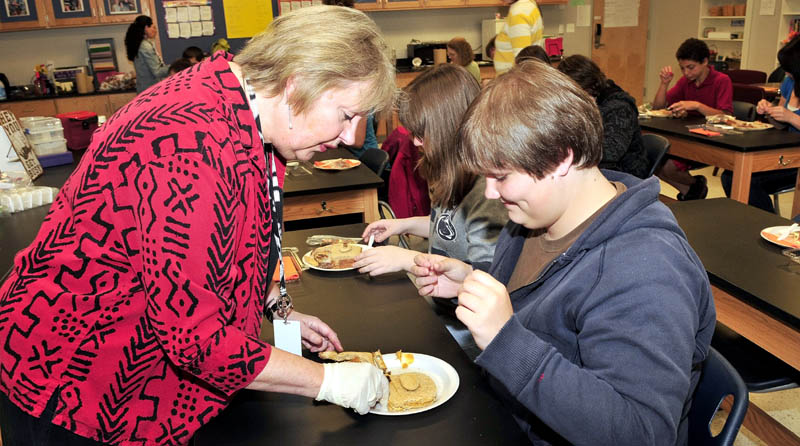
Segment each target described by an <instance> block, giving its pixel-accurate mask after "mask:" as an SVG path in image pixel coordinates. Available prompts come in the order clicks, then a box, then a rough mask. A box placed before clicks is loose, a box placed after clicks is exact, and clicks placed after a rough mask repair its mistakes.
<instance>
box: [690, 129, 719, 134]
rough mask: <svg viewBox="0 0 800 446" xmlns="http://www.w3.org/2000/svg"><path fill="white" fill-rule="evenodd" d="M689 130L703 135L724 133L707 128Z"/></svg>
mask: <svg viewBox="0 0 800 446" xmlns="http://www.w3.org/2000/svg"><path fill="white" fill-rule="evenodd" d="M689 131H690V132H692V133H697V134H700V135H703V136H719V135H721V134H722V133H719V132H714V131H711V130H706V129H701V128H696V129H690V130H689Z"/></svg>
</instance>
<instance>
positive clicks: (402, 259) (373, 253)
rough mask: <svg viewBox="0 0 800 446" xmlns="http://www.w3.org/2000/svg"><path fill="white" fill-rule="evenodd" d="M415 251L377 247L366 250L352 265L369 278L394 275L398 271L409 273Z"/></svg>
mask: <svg viewBox="0 0 800 446" xmlns="http://www.w3.org/2000/svg"><path fill="white" fill-rule="evenodd" d="M417 254H419V253H418V252H417V251H410V250H408V249H403V248H400V247H398V246H378V247H377V248H372V249H367V250H365V251H364V252H362V253H361V254H359V255H358V257H356V262H355V263H354V264H353V266H355V267H356V268H358V272H360V273H362V274H366V273H369V275H370V276H379V275H381V274H387V273H396V272H398V271H411V267H413V266H414V256H416V255H417Z"/></svg>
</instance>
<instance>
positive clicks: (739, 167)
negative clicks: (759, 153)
mask: <svg viewBox="0 0 800 446" xmlns="http://www.w3.org/2000/svg"><path fill="white" fill-rule="evenodd" d="M752 174H753V157H752V156H748V154H745V153H739V154H736V156H735V157H734V161H733V185H732V187H731V199H733V200H736V201H739V202H742V203H747V202H748V200H749V199H750V176H751V175H752Z"/></svg>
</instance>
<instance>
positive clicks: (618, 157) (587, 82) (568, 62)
mask: <svg viewBox="0 0 800 446" xmlns="http://www.w3.org/2000/svg"><path fill="white" fill-rule="evenodd" d="M558 71H560V72H562V73H564V74H566V75H567V76H569V77H571V78H572V80H574V81H575V82H576V83H577V84H578V85H580V86H581V88H583V90H584V91H586V92H587V93H589V94H590V95H591V96H592V97H593V98H594V100H595V102H597V107H598V108H599V109H600V114H601V115H602V117H603V158H602V160H601V161H600V166H599V167H600V168H602V169H611V170H617V171H620V172H625V173H629V174H631V175H633V176H637V177H639V178H644V177H645V176H647V174H648V171H649V167H650V166H649V163H648V161H647V153H646V152H645V150H644V144H643V143H642V130H641V129H640V128H639V111H638V110H637V108H636V100H635V99H633V97H632V96H631V95H629V94H628V93H626V92H625V90H623V89H622V88H620V87H619V86H617V84H615V83H614V81H612V80H611V79H608V78H606V75H605V74H603V72H602V71H601V70H600V67H598V66H597V64H596V63H594V62H592V60H591V59H589V58H587V57H585V56H581V55H579V54H576V55H573V56H569V57H567V58H566V59H564V60H562V61H561V63H560V64H558Z"/></svg>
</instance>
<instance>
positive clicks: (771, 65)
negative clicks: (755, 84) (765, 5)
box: [742, 0, 783, 75]
mask: <svg viewBox="0 0 800 446" xmlns="http://www.w3.org/2000/svg"><path fill="white" fill-rule="evenodd" d="M761 1H762V0H750V2H749V6H748V8H750V10H749V11H747V20H748V22H749V26H750V36H749V37H748V39H747V42H746V43H747V44H748V45H749V46H748V48H747V55H746V57H747V59H746V61H745V65H744V66H743V67H742V68H747V69H750V70H759V71H763V72H765V73H767V75H769V73H771V72H772V70H774V69H775V67H776V66H777V64H778V58H777V54H778V40H780V39H779V38H778V25H779V23H780V17H781V16H780V9H781V3H782V2H781V1H780V0H778V1H776V2H775V15H759V13H758V12H759V9H760V8H761ZM782 38H783V37H781V39H782Z"/></svg>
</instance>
